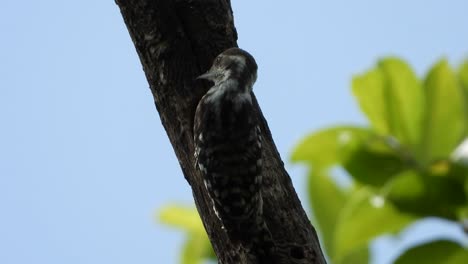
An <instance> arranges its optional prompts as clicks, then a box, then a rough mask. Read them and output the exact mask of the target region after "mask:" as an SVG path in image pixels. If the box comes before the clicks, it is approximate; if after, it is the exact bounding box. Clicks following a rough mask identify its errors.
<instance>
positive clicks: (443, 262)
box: [395, 240, 468, 264]
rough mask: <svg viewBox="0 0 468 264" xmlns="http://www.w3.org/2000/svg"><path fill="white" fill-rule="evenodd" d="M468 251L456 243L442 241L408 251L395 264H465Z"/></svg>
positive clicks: (467, 260) (467, 258) (467, 259)
mask: <svg viewBox="0 0 468 264" xmlns="http://www.w3.org/2000/svg"><path fill="white" fill-rule="evenodd" d="M467 262H468V250H467V249H466V248H463V247H461V246H460V245H458V244H457V243H455V242H452V241H447V240H441V241H434V242H430V243H427V244H424V245H420V246H417V247H414V248H411V249H410V250H408V251H406V252H405V253H404V254H403V255H401V256H400V257H399V258H398V259H397V261H396V262H395V264H414V263H437V264H465V263H467Z"/></svg>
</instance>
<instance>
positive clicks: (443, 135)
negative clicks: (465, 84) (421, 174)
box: [422, 60, 465, 163]
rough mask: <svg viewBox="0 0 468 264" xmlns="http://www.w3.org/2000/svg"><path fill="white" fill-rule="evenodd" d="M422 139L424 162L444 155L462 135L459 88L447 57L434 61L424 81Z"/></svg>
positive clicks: (462, 110)
mask: <svg viewBox="0 0 468 264" xmlns="http://www.w3.org/2000/svg"><path fill="white" fill-rule="evenodd" d="M424 85H425V87H424V88H425V91H426V116H425V121H424V132H425V134H424V137H423V138H424V140H423V142H422V148H423V149H424V150H425V151H424V153H425V156H424V161H425V162H426V163H428V162H431V161H434V160H437V159H444V158H447V157H448V156H449V155H450V153H452V151H453V150H454V149H455V148H456V147H457V145H458V144H460V143H461V140H462V139H463V136H464V134H465V116H464V115H465V113H464V111H465V109H464V102H463V94H462V90H461V88H460V86H459V84H458V80H457V78H456V76H455V73H454V72H453V70H452V69H451V68H450V66H449V65H448V62H447V61H446V60H442V61H440V62H439V63H437V64H436V65H435V66H434V67H433V68H432V69H431V70H430V72H429V74H428V76H427V78H426V81H425V84H424Z"/></svg>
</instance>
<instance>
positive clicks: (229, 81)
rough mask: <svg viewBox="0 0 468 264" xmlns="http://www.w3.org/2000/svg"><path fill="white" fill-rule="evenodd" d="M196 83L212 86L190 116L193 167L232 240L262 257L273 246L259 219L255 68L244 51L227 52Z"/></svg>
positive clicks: (259, 141)
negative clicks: (201, 177) (197, 170)
mask: <svg viewBox="0 0 468 264" xmlns="http://www.w3.org/2000/svg"><path fill="white" fill-rule="evenodd" d="M198 79H207V80H210V81H212V82H213V83H214V85H213V87H211V89H209V91H208V92H207V93H206V94H205V96H203V98H202V99H201V100H200V102H199V104H198V107H197V110H196V113H195V120H194V141H195V156H196V159H197V165H198V168H199V170H200V171H201V173H202V175H203V179H204V181H205V186H206V188H207V190H208V193H209V195H210V197H211V199H212V200H213V207H214V209H215V212H216V214H217V215H218V217H219V218H220V219H221V221H222V223H223V226H224V228H225V229H226V231H227V233H228V236H229V237H230V239H231V240H232V242H233V243H240V244H242V245H243V246H244V247H247V248H246V249H247V250H249V251H256V252H253V253H254V254H256V255H262V254H264V253H265V251H269V250H271V249H272V247H273V244H272V241H271V235H270V233H269V231H268V229H267V227H266V225H265V222H264V220H263V211H262V195H261V184H262V138H261V133H260V128H259V125H258V124H259V122H258V120H257V116H256V115H255V113H254V109H253V105H252V97H251V91H252V86H253V84H254V82H255V81H256V79H257V64H256V62H255V60H254V58H253V57H252V56H251V55H250V54H249V53H247V52H246V51H244V50H241V49H238V48H231V49H228V50H226V51H224V52H223V53H221V54H220V55H218V57H217V58H216V59H215V61H214V62H213V66H212V67H211V69H210V70H209V71H208V72H207V73H205V74H203V75H201V76H200V77H198ZM258 245H261V248H258V247H260V246H258ZM260 257H261V256H260Z"/></svg>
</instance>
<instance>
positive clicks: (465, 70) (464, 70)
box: [458, 59, 468, 126]
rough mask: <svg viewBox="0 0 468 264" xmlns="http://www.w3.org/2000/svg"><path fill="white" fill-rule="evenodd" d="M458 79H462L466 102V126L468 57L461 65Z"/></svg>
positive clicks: (466, 112) (466, 113) (466, 116)
mask: <svg viewBox="0 0 468 264" xmlns="http://www.w3.org/2000/svg"><path fill="white" fill-rule="evenodd" d="M458 79H459V80H460V83H461V86H462V89H463V95H464V103H465V126H467V119H468V59H467V60H465V62H464V63H463V64H462V65H461V66H460V71H459V72H458Z"/></svg>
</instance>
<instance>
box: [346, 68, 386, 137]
mask: <svg viewBox="0 0 468 264" xmlns="http://www.w3.org/2000/svg"><path fill="white" fill-rule="evenodd" d="M352 87H353V93H354V96H356V98H357V100H358V102H359V106H360V107H361V110H362V111H363V112H364V113H365V114H366V115H367V118H369V121H370V123H371V124H372V126H373V127H374V129H375V130H376V131H377V133H379V134H382V135H388V134H390V126H391V125H390V119H389V113H388V109H387V102H386V97H387V94H386V85H385V76H384V73H383V72H382V71H381V70H380V69H379V68H376V69H372V70H370V71H368V72H367V73H365V74H363V75H359V76H356V77H354V78H353V81H352Z"/></svg>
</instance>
